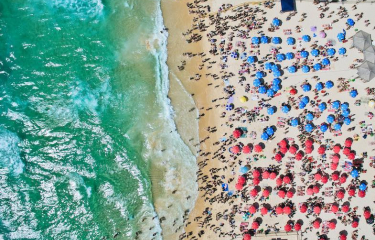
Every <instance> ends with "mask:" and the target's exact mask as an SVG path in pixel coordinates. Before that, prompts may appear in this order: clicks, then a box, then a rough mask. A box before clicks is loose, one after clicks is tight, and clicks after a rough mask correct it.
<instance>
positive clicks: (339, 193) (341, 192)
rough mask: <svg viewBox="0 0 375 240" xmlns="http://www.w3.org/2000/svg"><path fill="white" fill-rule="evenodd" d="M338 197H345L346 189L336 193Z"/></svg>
mask: <svg viewBox="0 0 375 240" xmlns="http://www.w3.org/2000/svg"><path fill="white" fill-rule="evenodd" d="M336 197H338V198H340V199H343V198H344V197H345V193H344V191H342V190H340V191H338V192H337V193H336Z"/></svg>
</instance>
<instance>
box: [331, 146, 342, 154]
mask: <svg viewBox="0 0 375 240" xmlns="http://www.w3.org/2000/svg"><path fill="white" fill-rule="evenodd" d="M332 150H333V152H334V153H339V152H340V150H341V146H340V145H339V144H336V145H335V146H334V147H333V149H332Z"/></svg>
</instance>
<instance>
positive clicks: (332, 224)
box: [328, 222, 336, 229]
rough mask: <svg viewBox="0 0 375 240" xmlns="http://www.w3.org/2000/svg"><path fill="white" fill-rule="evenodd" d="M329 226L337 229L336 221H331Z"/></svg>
mask: <svg viewBox="0 0 375 240" xmlns="http://www.w3.org/2000/svg"><path fill="white" fill-rule="evenodd" d="M328 227H329V229H335V228H336V223H334V222H329V224H328Z"/></svg>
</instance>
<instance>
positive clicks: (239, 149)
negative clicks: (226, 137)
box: [232, 145, 241, 153]
mask: <svg viewBox="0 0 375 240" xmlns="http://www.w3.org/2000/svg"><path fill="white" fill-rule="evenodd" d="M239 152H241V148H240V146H238V145H236V146H234V147H232V153H239Z"/></svg>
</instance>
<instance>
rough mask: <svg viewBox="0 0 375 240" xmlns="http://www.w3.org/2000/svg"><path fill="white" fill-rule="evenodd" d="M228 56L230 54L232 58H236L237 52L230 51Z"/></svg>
mask: <svg viewBox="0 0 375 240" xmlns="http://www.w3.org/2000/svg"><path fill="white" fill-rule="evenodd" d="M230 56H231V57H232V58H238V52H232V53H231V54H230Z"/></svg>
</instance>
